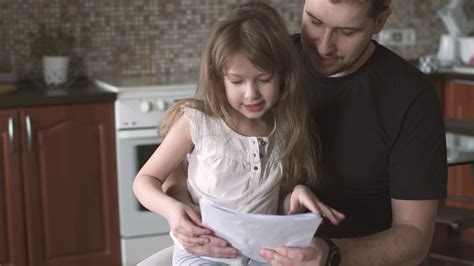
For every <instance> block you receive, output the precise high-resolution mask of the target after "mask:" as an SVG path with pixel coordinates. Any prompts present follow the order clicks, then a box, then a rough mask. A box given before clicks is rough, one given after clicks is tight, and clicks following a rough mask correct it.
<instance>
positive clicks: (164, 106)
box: [156, 100, 168, 111]
mask: <svg viewBox="0 0 474 266" xmlns="http://www.w3.org/2000/svg"><path fill="white" fill-rule="evenodd" d="M156 107H157V108H158V110H160V111H165V110H166V109H167V108H168V103H167V102H166V101H165V100H157V101H156Z"/></svg>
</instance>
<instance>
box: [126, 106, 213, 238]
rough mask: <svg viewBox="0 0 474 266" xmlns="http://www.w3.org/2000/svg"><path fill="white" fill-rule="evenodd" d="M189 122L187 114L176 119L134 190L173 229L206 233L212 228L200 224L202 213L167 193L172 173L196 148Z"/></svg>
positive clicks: (149, 160) (181, 232)
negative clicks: (200, 214) (165, 190)
mask: <svg viewBox="0 0 474 266" xmlns="http://www.w3.org/2000/svg"><path fill="white" fill-rule="evenodd" d="M189 123H190V122H189V119H188V118H187V117H186V116H184V115H182V116H181V117H180V118H179V119H177V120H176V122H175V123H174V125H173V126H172V127H171V129H170V130H169V132H168V134H167V135H166V137H165V138H164V140H163V141H162V143H161V144H160V146H159V147H158V148H157V149H156V151H155V152H154V153H153V155H152V156H151V157H150V158H149V159H148V161H147V162H146V163H145V165H143V167H142V168H141V169H140V171H139V172H138V174H137V176H136V177H135V180H134V182H133V191H134V193H135V196H136V197H137V198H138V200H139V201H140V203H141V204H142V205H143V206H145V207H146V208H147V209H149V210H151V211H153V212H155V213H158V214H160V215H162V216H163V217H165V218H166V219H167V220H168V223H169V224H170V227H171V231H173V232H177V233H180V234H183V233H186V234H190V235H203V234H204V235H205V234H210V233H211V231H210V230H208V229H204V228H202V227H200V226H201V219H200V218H199V215H197V214H196V212H195V211H193V209H192V208H191V207H189V206H188V205H186V204H183V203H182V202H180V201H178V200H176V199H174V198H172V197H170V196H168V195H166V194H165V193H164V192H163V188H162V185H163V183H164V181H165V180H166V178H167V177H168V175H169V174H170V173H171V172H173V170H175V169H176V168H177V167H178V166H180V164H181V163H182V162H183V160H184V158H185V156H186V154H187V153H188V152H190V151H191V149H192V147H193V143H192V140H191V133H190V125H189ZM195 239H196V240H195V241H205V240H199V238H195ZM199 243H200V242H199ZM181 244H184V245H186V244H188V243H181ZM190 244H191V243H190Z"/></svg>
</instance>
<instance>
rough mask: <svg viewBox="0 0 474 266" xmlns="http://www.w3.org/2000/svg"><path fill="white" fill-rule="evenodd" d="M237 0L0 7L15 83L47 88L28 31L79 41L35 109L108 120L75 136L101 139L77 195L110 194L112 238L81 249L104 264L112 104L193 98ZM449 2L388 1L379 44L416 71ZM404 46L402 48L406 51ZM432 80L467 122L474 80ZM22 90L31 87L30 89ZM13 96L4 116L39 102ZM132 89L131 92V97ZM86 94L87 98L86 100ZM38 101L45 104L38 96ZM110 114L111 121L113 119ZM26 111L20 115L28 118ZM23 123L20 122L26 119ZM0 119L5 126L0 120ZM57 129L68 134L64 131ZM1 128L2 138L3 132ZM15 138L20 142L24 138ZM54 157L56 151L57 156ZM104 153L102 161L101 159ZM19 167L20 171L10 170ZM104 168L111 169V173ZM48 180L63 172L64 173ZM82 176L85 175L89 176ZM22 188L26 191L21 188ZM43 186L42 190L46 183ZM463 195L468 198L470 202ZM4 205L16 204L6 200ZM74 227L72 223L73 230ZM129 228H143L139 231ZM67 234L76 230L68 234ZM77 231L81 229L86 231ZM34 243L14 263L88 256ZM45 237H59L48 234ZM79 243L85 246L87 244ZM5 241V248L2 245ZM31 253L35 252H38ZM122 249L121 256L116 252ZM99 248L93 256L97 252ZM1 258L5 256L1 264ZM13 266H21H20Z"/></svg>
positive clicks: (447, 75)
mask: <svg viewBox="0 0 474 266" xmlns="http://www.w3.org/2000/svg"><path fill="white" fill-rule="evenodd" d="M237 2H239V1H229V2H227V3H222V2H219V1H159V2H158V1H145V0H140V1H133V2H132V1H130V2H125V1H100V2H92V1H87V2H76V1H44V0H43V1H21V2H20V1H13V0H7V1H2V2H1V3H0V33H1V34H2V36H6V38H2V40H3V43H4V45H2V48H0V58H1V60H0V72H15V73H16V76H17V78H18V79H23V78H29V79H31V80H33V81H34V82H33V84H34V85H35V86H39V87H44V81H43V77H42V72H41V65H40V63H39V62H38V61H37V60H35V58H33V56H31V55H30V50H31V49H30V44H31V42H32V40H31V38H29V35H28V34H27V33H28V32H35V31H36V30H37V28H38V25H39V24H45V25H49V26H58V25H61V26H62V27H64V29H65V30H66V31H67V32H70V33H72V34H73V36H74V37H75V39H76V44H75V46H74V49H73V54H72V56H71V62H70V68H71V70H70V72H71V73H70V74H69V77H70V79H71V80H72V81H76V82H71V84H69V83H67V85H70V86H68V87H67V90H66V89H62V88H61V87H60V88H57V89H56V90H55V89H52V90H48V93H47V94H48V95H46V96H51V97H46V98H47V99H46V100H44V101H43V103H42V105H51V106H56V105H66V106H68V105H73V104H71V102H68V100H67V99H66V98H68V96H69V95H65V94H76V95H75V98H74V100H73V103H74V105H75V104H78V103H90V104H98V105H100V106H98V107H97V108H99V109H98V110H102V111H100V112H103V113H106V115H104V118H103V122H101V123H103V126H101V127H100V126H99V127H97V128H96V129H94V128H89V127H83V128H79V132H82V133H84V134H92V136H91V137H90V140H91V141H93V140H94V139H95V138H94V137H93V136H94V134H96V135H97V136H100V137H99V138H100V140H101V141H103V143H101V145H102V147H103V149H104V150H101V151H100V152H99V154H101V156H103V157H102V158H101V160H103V161H101V160H99V159H97V158H96V160H91V161H90V162H89V161H88V163H89V164H90V165H93V166H94V169H96V168H97V169H102V168H101V167H103V169H104V170H103V171H97V173H95V174H96V175H98V176H101V177H102V178H103V179H102V181H101V182H102V183H101V182H97V181H96V180H93V179H92V178H90V180H88V182H89V183H85V184H81V185H82V186H84V188H87V187H89V186H91V187H100V188H101V189H102V193H104V195H107V197H105V196H104V197H103V198H102V199H94V201H92V202H94V203H98V202H99V203H101V204H104V205H103V206H105V207H107V213H108V214H107V215H108V216H101V215H100V210H101V208H97V209H94V212H93V215H96V217H98V218H97V220H96V221H101V222H102V225H101V226H102V227H101V226H96V227H93V228H94V230H96V231H94V230H91V231H93V232H101V230H103V229H104V228H109V230H110V232H107V234H104V235H107V236H108V238H106V239H107V241H103V242H101V241H100V239H97V240H95V241H96V243H98V244H95V246H94V245H89V246H87V245H86V247H87V248H90V250H86V251H87V252H89V253H94V252H95V253H103V254H105V255H104V257H107V256H109V257H108V258H109V259H111V260H109V261H112V262H117V261H120V253H122V255H123V254H124V253H125V252H124V250H123V248H124V247H123V245H122V246H120V243H121V242H122V243H123V239H124V238H126V237H123V235H122V234H121V235H122V241H121V240H120V235H119V231H120V232H122V231H123V229H122V228H119V227H120V226H121V224H122V222H120V225H119V224H118V220H119V218H118V217H119V213H120V214H121V213H123V212H122V211H119V210H118V209H119V208H120V206H119V205H120V204H118V202H117V201H118V200H117V199H118V198H120V196H119V194H120V192H119V191H118V192H117V191H116V192H114V191H113V190H112V189H110V187H108V186H104V184H108V185H109V186H115V187H120V184H117V183H119V182H120V181H117V180H113V179H112V178H111V176H114V175H117V174H116V173H114V171H117V172H120V170H119V168H118V167H117V166H119V165H121V164H123V163H124V161H123V160H119V161H115V159H116V158H115V157H114V158H112V157H110V154H114V155H115V150H116V149H117V150H118V149H120V148H118V146H117V148H116V146H115V143H114V142H117V144H118V142H119V139H118V138H116V137H114V136H118V135H119V134H118V133H120V132H127V131H126V130H125V131H120V128H119V127H120V123H118V121H119V119H117V116H116V115H117V113H119V112H117V109H111V108H112V107H111V105H112V104H111V103H112V102H114V101H115V97H116V98H119V100H120V99H121V98H123V97H125V98H124V99H127V96H126V95H130V94H133V92H141V91H142V90H143V91H146V92H148V91H155V90H156V91H167V90H170V88H172V87H176V91H180V92H183V91H186V92H183V94H178V95H177V96H176V95H170V94H169V93H161V94H158V95H156V96H153V97H150V96H147V97H150V99H152V101H150V102H147V101H144V100H143V99H141V100H140V101H139V102H140V104H139V105H138V106H137V107H138V108H139V109H140V110H142V111H141V112H143V113H150V112H145V111H146V110H150V109H151V110H155V111H160V110H161V111H162V110H163V109H165V108H166V106H167V105H168V104H169V103H171V102H173V101H174V100H175V99H176V97H188V96H192V92H190V91H192V88H193V84H195V83H196V80H197V68H198V62H199V48H200V43H201V39H202V37H203V36H204V34H205V32H206V29H207V28H208V25H209V24H210V23H211V22H212V20H213V19H214V18H216V17H217V16H218V15H219V14H222V13H223V12H224V11H225V10H226V9H227V8H228V6H229V5H230V4H231V3H232V4H233V3H237ZM269 2H270V3H272V4H273V5H274V6H275V7H276V8H277V9H278V10H279V11H280V12H281V13H282V14H283V16H284V17H285V19H286V20H287V23H288V27H289V30H290V32H297V31H298V29H299V24H300V14H301V9H302V5H303V1H302V0H301V1H277V0H274V1H269ZM448 2H449V1H447V0H445V1H442V0H438V1H423V3H419V1H415V0H411V1H406V0H405V1H402V0H393V1H392V5H393V8H392V9H393V14H392V16H391V17H390V19H389V21H388V22H387V26H386V28H385V29H386V31H385V32H388V33H387V34H386V35H384V36H388V37H386V39H383V40H381V42H384V41H385V42H387V43H389V42H390V41H393V43H392V44H391V45H390V46H389V47H390V48H392V49H393V50H394V51H396V52H397V53H399V54H400V55H402V56H403V57H404V58H406V59H407V60H409V61H412V62H414V64H417V63H418V60H419V58H420V57H422V56H426V55H433V54H437V52H438V46H439V43H440V38H441V36H442V34H446V32H447V31H446V27H445V25H444V24H443V22H442V20H441V19H440V17H439V16H438V15H437V14H436V12H437V11H438V10H440V9H441V8H442V7H444V6H445V5H446V4H447V3H448ZM413 33H414V34H413ZM410 36H411V37H410ZM413 36H414V38H413ZM380 38H382V37H380ZM384 38H385V37H384ZM392 39H394V40H392ZM396 41H399V42H396ZM405 41H406V42H407V44H403V42H405ZM429 75H430V77H431V78H433V80H434V81H435V82H436V84H437V85H438V87H439V92H440V95H442V96H443V99H444V101H443V102H444V104H445V107H446V109H445V114H446V117H447V118H462V119H469V120H472V119H474V117H473V114H474V111H473V109H472V108H473V107H472V106H474V104H473V101H474V100H473V99H474V96H473V95H474V92H473V90H474V87H473V85H472V84H471V83H470V81H471V80H474V74H472V75H471V74H466V73H461V74H460V73H456V72H454V73H453V72H451V71H447V72H439V71H434V72H432V73H430V74H429ZM83 76H86V77H88V78H89V79H90V80H101V81H103V82H105V83H107V84H109V85H112V87H116V88H118V94H114V93H109V92H107V91H99V92H96V91H94V90H93V88H89V87H90V86H93V85H91V84H88V83H87V82H86V85H81V78H80V77H83ZM459 80H461V81H462V82H460V81H459ZM27 86H30V87H31V85H27ZM84 87H87V88H86V89H85V90H86V91H87V93H82V92H81V90H83V89H84ZM18 88H20V89H18V91H17V92H13V93H12V94H9V95H5V96H0V102H2V103H5V104H2V108H6V109H9V108H20V109H21V110H20V113H22V112H24V110H23V108H28V107H30V106H33V105H37V103H36V102H35V100H36V99H37V98H38V97H40V96H38V95H36V96H37V97H35V95H34V94H33V95H31V93H26V91H28V89H25V90H22V88H23V87H21V86H18ZM180 88H181V89H180ZM183 88H185V89H183ZM29 90H30V91H31V90H32V89H31V88H30V89H29ZM120 91H124V93H121V92H120ZM129 91H132V93H130V92H129ZM66 92H67V93H66ZM88 93H89V94H88ZM84 95H88V97H86V96H84ZM122 95H123V96H122ZM7 97H16V98H7ZM41 97H44V95H42V96H41ZM133 97H138V96H132V98H133ZM92 99H93V100H92ZM134 99H140V98H134ZM61 100H63V102H61ZM12 102H17V103H18V104H16V105H12ZM20 103H21V104H20ZM102 103H106V104H105V106H102ZM38 108H39V107H38ZM102 108H103V109H102ZM115 108H116V107H115ZM52 111H53V112H58V113H61V112H64V110H62V109H57V110H56V109H54V110H52ZM79 112H81V113H84V112H85V110H82V109H81V110H80V111H79ZM114 112H115V115H114V114H113V113H114ZM24 113H25V114H27V113H26V112H24ZM87 114H88V115H87V116H88V117H89V116H90V117H94V116H95V115H94V113H93V112H92V111H90V114H89V113H87ZM20 116H21V115H20ZM45 116H46V115H45ZM85 116H86V115H85ZM21 117H22V118H23V116H21ZM27 117H28V115H25V119H26V118H27ZM31 117H32V118H31V119H32V120H29V121H30V122H31V121H32V123H33V129H34V128H35V127H36V128H39V129H41V130H43V133H44V134H45V138H46V140H44V141H48V139H47V137H48V134H49V135H52V137H53V138H51V139H50V140H49V141H53V140H54V139H55V137H59V136H60V134H57V133H56V132H55V131H57V130H63V131H62V132H64V131H67V132H69V134H70V137H71V138H73V139H74V138H75V137H77V135H75V134H74V132H73V131H74V130H73V129H76V128H75V127H70V126H69V124H67V123H66V124H65V125H63V124H61V123H62V121H63V120H64V118H62V117H59V118H58V119H57V121H53V122H48V124H47V125H45V126H43V127H44V128H41V127H38V125H35V122H36V120H35V117H33V116H31ZM18 120H21V123H22V124H21V126H20V127H25V129H27V128H28V124H27V123H26V122H25V125H24V126H23V121H26V120H24V119H18ZM155 120H156V119H155ZM1 121H2V122H3V119H2V120H1ZM94 121H95V120H94V119H92V118H91V121H87V123H92V122H94ZM134 122H135V123H137V122H138V121H135V120H134V119H132V121H130V126H131V127H132V128H133V127H141V126H140V125H139V124H135V125H133V123H134ZM153 122H155V121H154V120H152V123H153ZM18 123H20V122H18ZM124 123H125V122H124ZM50 124H52V125H50ZM56 124H59V125H60V126H56ZM30 125H31V124H30ZM61 126H64V127H66V128H65V129H64V128H61ZM48 127H51V128H48ZM69 127H70V128H69ZM1 129H2V130H1V132H2V134H3V132H4V131H3V125H2V127H1ZM101 130H104V131H105V133H101V132H102V131H101ZM6 131H7V130H6ZM6 131H5V132H6ZM25 131H26V130H25ZM59 132H61V131H59ZM55 134H57V135H55ZM101 134H104V135H101ZM122 135H123V134H122ZM125 135H126V133H125ZM104 136H105V137H104ZM18 138H20V137H17V138H16V139H18ZM21 139H25V138H23V136H21ZM16 141H18V140H16ZM21 142H22V144H23V142H24V141H23V140H21ZM27 144H28V142H27V143H25V144H23V145H24V146H29V145H27ZM31 145H32V146H33V148H34V147H35V145H37V144H35V143H34V142H33V143H32V144H31ZM80 146H82V145H76V146H74V147H73V148H75V149H76V148H77V149H79V148H80ZM7 148H8V147H7ZM88 151H89V152H90V151H91V150H87V149H86V150H85V151H84V153H85V154H87V152H88ZM92 151H94V150H92ZM51 152H52V153H53V152H54V150H52V151H51ZM107 154H108V155H109V156H106V155H107ZM48 155H49V154H48ZM18 156H20V155H18ZM21 156H23V157H22V158H26V159H27V160H26V161H33V162H35V160H37V159H36V157H35V156H34V155H32V154H30V153H29V152H25V153H22V154H21ZM71 157H72V158H71V160H73V159H76V160H81V158H87V155H85V156H84V155H82V157H81V156H79V155H76V156H72V155H71ZM94 158H95V157H94ZM23 160H25V159H23ZM58 160H59V159H58ZM18 161H19V160H18ZM98 161H99V162H100V164H99V163H98ZM102 162H108V164H102ZM17 163H18V162H17ZM23 164H25V163H24V162H23ZM90 165H89V167H90ZM104 165H105V166H104ZM17 168H22V167H21V166H17ZM35 168H39V169H42V168H41V167H39V166H36V167H35ZM79 168H80V169H82V168H87V167H86V166H83V167H79ZM109 168H112V169H114V170H113V171H112V170H111V169H109ZM74 169H75V168H74ZM115 169H117V170H115ZM66 170H67V169H66ZM468 170H469V169H467V170H466V168H462V169H461V170H458V169H454V170H451V169H450V171H451V172H453V173H451V172H450V175H460V176H461V177H460V178H462V179H465V176H466V171H468ZM22 171H23V173H21V174H20V173H19V174H17V176H23V178H24V179H26V178H25V176H26V174H28V172H27V171H25V170H22ZM38 171H39V170H38ZM104 171H105V172H104ZM107 171H109V172H107ZM20 172H21V171H20ZM55 174H62V172H61V173H55ZM83 174H84V175H85V174H87V172H86V173H83ZM119 174H120V173H119ZM450 180H451V179H450ZM468 180H469V179H468ZM2 182H3V180H2ZM23 182H25V183H28V181H26V180H25V181H23ZM37 182H38V181H35V182H31V183H28V184H27V185H28V187H30V190H31V191H35V193H33V194H34V195H35V196H36V198H33V197H32V198H25V199H17V200H19V201H21V202H23V201H25V205H28V204H27V203H26V202H28V201H32V202H34V201H35V199H39V198H40V196H39V194H41V193H45V192H46V191H50V190H38V189H36V188H35V186H39V184H38V183H37ZM42 182H45V180H43V181H42ZM20 185H21V184H18V185H17V186H20ZM47 185H48V184H42V186H47ZM458 187H459V185H458ZM0 188H1V187H0ZM43 188H44V187H43ZM72 188H73V187H70V188H69V190H68V191H71V192H74V190H73V189H72ZM457 189H459V188H457ZM460 189H461V190H460V191H453V194H462V195H464V194H465V193H472V192H473V191H474V190H473V189H472V183H471V185H470V187H469V186H461V188H460ZM0 191H1V190H0ZM76 193H77V192H76ZM5 195H7V194H5ZM54 195H55V196H57V197H59V196H60V195H61V193H60V191H56V192H55V194H54ZM87 195H88V194H87ZM470 195H471V196H472V194H470ZM2 197H3V196H2ZM11 197H14V196H13V195H12V196H11ZM76 197H77V198H76ZM43 198H46V199H49V200H53V199H54V197H49V196H43ZM74 199H75V200H78V199H80V195H77V196H75V198H74ZM107 200H116V202H107ZM9 201H11V200H10V199H9V200H7V201H6V202H9ZM75 204H77V202H75ZM105 204H107V205H105ZM35 206H39V209H41V205H36V204H32V205H31V209H35V208H34V207H35ZM81 206H82V205H81ZM471 206H472V205H471ZM43 207H44V206H43ZM49 207H52V206H49ZM82 207H84V206H82ZM105 207H104V208H105ZM28 208H29V207H26V209H25V210H24V212H25V213H26V215H19V214H16V215H18V216H22V217H23V219H25V217H26V219H30V218H31V219H33V218H34V219H37V218H35V216H34V215H35V214H37V215H40V216H41V213H39V212H38V210H36V212H33V210H31V211H29V210H28ZM61 211H64V210H63V209H62V208H60V207H58V209H53V214H55V215H56V217H60V216H59V215H58V213H57V212H61ZM38 213H39V214H38ZM45 213H47V212H45ZM86 213H87V212H86ZM48 214H51V213H48ZM68 215H69V216H68V217H73V216H74V215H73V214H68ZM0 217H2V219H6V218H5V217H8V219H10V217H11V216H8V215H6V216H0ZM94 217H95V216H94ZM114 217H115V218H116V219H115V221H113V220H114ZM2 219H0V220H2ZM120 221H122V220H120ZM8 223H11V221H8V222H6V223H5V224H8ZM20 223H24V222H21V220H20ZM72 224H73V225H75V223H72ZM48 225H49V226H51V227H53V228H54V225H56V224H55V223H53V222H50V223H49V224H48ZM84 226H85V225H84ZM135 226H136V227H140V226H141V225H135ZM24 227H25V228H23V229H17V230H18V232H19V234H23V235H25V234H26V235H28V234H30V235H31V234H34V233H37V232H41V234H45V233H44V232H42V230H43V229H42V228H37V227H35V226H33V225H27V226H24ZM7 228H9V227H7ZM71 228H73V226H71ZM80 228H81V229H83V228H86V227H80ZM48 230H49V229H48ZM25 231H27V232H25ZM104 231H106V230H104ZM61 232H62V231H61ZM82 233H83V232H82ZM35 236H36V235H35ZM35 236H29V237H27V239H28V240H23V241H22V244H19V247H20V248H18V249H23V251H22V252H19V253H18V254H21V255H18V256H19V257H20V256H23V257H25V256H28V257H29V260H30V261H31V260H32V258H33V259H34V258H39V260H40V261H42V262H43V263H44V264H45V265H61V263H64V262H65V261H64V260H63V261H62V260H61V259H64V257H68V256H67V255H68V252H69V253H71V252H72V251H75V252H78V253H84V252H85V251H84V250H81V249H76V250H75V249H74V248H75V247H67V248H66V247H65V248H64V249H61V247H59V246H57V243H62V242H54V241H53V240H51V241H52V242H47V243H53V244H55V245H56V246H55V245H53V246H48V245H46V247H47V248H46V249H45V250H44V252H46V251H48V252H46V253H47V256H46V258H44V254H42V253H41V252H40V251H38V249H40V247H39V246H40V245H41V243H36V242H35V244H32V242H34V240H35ZM51 236H56V235H54V234H51ZM5 237H6V236H5ZM133 239H137V238H133ZM84 241H87V239H86V240H84ZM0 242H3V241H0ZM45 242H46V241H45ZM4 243H5V242H4ZM6 243H10V242H8V241H7V242H6ZM25 246H28V248H24V247H25ZM32 246H36V249H35V248H33V247H32ZM1 247H2V248H0V250H3V245H2V246H1ZM144 248H145V247H144ZM144 248H143V249H144ZM119 249H122V250H121V251H120V250H119ZM137 249H140V248H137ZM6 250H7V251H6V252H5V253H1V252H0V264H3V263H9V261H8V260H6V261H5V262H4V261H3V257H2V256H1V254H6V255H8V254H9V253H8V249H6ZM25 250H28V251H25ZM97 250H100V252H96V251H97ZM79 251H81V252H79ZM32 254H34V255H32ZM107 254H109V255H107ZM110 254H111V256H110ZM113 256H118V259H117V257H116V258H111V257H113ZM6 257H7V258H8V256H6ZM61 257H62V258H61ZM69 257H71V256H69ZM48 259H50V262H47V260H48ZM22 261H23V262H25V261H26V260H25V259H23V260H22ZM55 263H56V264H55ZM32 264H34V263H32ZM18 265H22V264H21V263H20V264H18Z"/></svg>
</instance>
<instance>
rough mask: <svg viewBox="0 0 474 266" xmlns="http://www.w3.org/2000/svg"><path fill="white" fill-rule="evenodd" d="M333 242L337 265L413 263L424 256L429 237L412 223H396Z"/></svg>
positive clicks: (415, 263)
mask: <svg viewBox="0 0 474 266" xmlns="http://www.w3.org/2000/svg"><path fill="white" fill-rule="evenodd" d="M334 242H335V243H336V244H337V245H338V246H339V248H340V249H341V254H342V261H341V265H344V266H349V265H367V266H369V265H387V266H388V265H417V264H419V263H420V262H422V260H423V259H424V258H425V256H426V253H427V251H428V248H429V246H430V243H431V237H427V236H425V235H424V234H423V233H422V232H421V231H420V230H419V229H417V228H416V227H415V226H412V225H397V226H393V227H392V228H390V229H389V230H387V231H384V232H381V233H378V234H375V235H371V236H368V237H363V238H356V239H340V240H334Z"/></svg>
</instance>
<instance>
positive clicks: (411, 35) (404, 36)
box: [376, 28, 416, 46]
mask: <svg viewBox="0 0 474 266" xmlns="http://www.w3.org/2000/svg"><path fill="white" fill-rule="evenodd" d="M376 40H377V41H378V42H379V43H380V44H382V45H386V46H410V45H415V44H416V31H415V29H413V28H406V29H386V30H382V31H381V32H380V33H379V34H377V36H376Z"/></svg>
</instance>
